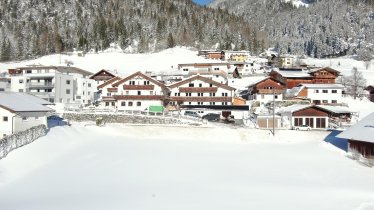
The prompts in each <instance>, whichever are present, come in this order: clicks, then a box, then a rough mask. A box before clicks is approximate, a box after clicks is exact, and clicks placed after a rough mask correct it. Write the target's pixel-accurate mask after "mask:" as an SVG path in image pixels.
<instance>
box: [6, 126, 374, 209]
mask: <svg viewBox="0 0 374 210" xmlns="http://www.w3.org/2000/svg"><path fill="white" fill-rule="evenodd" d="M327 135H328V133H327V132H318V131H316V132H314V131H313V132H302V131H299V132H296V131H278V133H277V137H276V138H272V137H271V136H270V135H269V134H268V131H262V130H248V129H244V128H239V129H232V128H223V127H219V128H176V127H157V126H152V127H150V126H144V127H134V126H123V125H111V126H107V127H94V126H92V127H89V126H87V127H84V126H83V125H82V124H73V126H72V127H56V128H53V129H52V130H51V132H50V133H49V134H48V135H47V136H45V137H43V138H40V139H39V140H37V141H36V142H34V143H32V144H30V145H27V146H25V147H23V148H20V149H18V150H16V151H14V152H12V153H11V154H9V156H8V157H7V158H5V159H3V160H1V161H0V206H1V209H4V210H11V209H17V210H22V209H27V210H30V209H35V210H51V209H53V210H56V209H57V210H59V209H64V210H65V209H79V210H81V209H90V210H95V209H98V210H102V209H137V210H142V209H152V210H155V209H160V210H169V209H170V210H175V209H178V210H184V209H186V210H191V209H205V210H206V209H215V210H217V209H222V210H227V209H235V210H241V209H243V210H244V209H298V210H299V209H313V210H315V209H319V210H321V209H329V210H330V209H340V210H341V209H360V210H362V209H373V208H374V188H373V186H374V171H373V169H371V168H366V167H364V166H361V165H359V164H357V163H356V162H354V161H352V160H350V159H348V158H346V157H344V155H343V154H342V153H341V152H340V151H339V150H336V149H334V148H333V146H331V145H328V144H327V143H325V142H323V141H322V140H323V139H324V138H325V137H326V136H327Z"/></svg>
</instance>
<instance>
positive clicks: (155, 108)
mask: <svg viewBox="0 0 374 210" xmlns="http://www.w3.org/2000/svg"><path fill="white" fill-rule="evenodd" d="M149 112H164V107H163V106H149Z"/></svg>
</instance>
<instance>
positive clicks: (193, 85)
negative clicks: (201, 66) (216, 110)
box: [169, 76, 234, 105]
mask: <svg viewBox="0 0 374 210" xmlns="http://www.w3.org/2000/svg"><path fill="white" fill-rule="evenodd" d="M188 80H190V81H188ZM186 81H188V82H183V81H182V82H181V84H180V85H178V83H176V84H175V85H171V86H170V88H169V90H170V98H171V99H174V101H178V100H181V101H183V103H182V104H183V105H232V97H233V96H234V89H233V88H231V87H229V88H224V87H228V86H227V85H222V84H217V83H214V81H209V80H207V79H205V78H204V79H202V76H195V77H192V78H190V79H187V80H186ZM186 89H189V90H187V91H183V90H186ZM212 89H214V90H212Z"/></svg>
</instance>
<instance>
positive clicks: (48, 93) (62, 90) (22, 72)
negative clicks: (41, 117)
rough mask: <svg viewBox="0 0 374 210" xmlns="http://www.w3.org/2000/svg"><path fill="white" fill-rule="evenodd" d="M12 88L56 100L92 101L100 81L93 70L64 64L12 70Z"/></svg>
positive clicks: (45, 98)
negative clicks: (95, 78)
mask: <svg viewBox="0 0 374 210" xmlns="http://www.w3.org/2000/svg"><path fill="white" fill-rule="evenodd" d="M9 74H10V76H11V77H10V78H11V91H13V92H24V93H30V94H32V95H35V96H37V97H40V98H42V99H44V100H47V101H50V102H53V103H65V104H66V103H77V104H90V103H91V102H93V99H94V93H95V92H96V90H97V84H96V82H95V81H94V80H92V79H89V76H90V75H92V73H91V72H88V71H85V70H82V69H79V68H75V67H62V66H30V67H21V68H17V69H9Z"/></svg>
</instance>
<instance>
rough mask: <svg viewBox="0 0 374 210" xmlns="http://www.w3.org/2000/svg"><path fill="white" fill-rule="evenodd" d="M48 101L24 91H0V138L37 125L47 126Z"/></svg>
mask: <svg viewBox="0 0 374 210" xmlns="http://www.w3.org/2000/svg"><path fill="white" fill-rule="evenodd" d="M49 104H50V102H48V101H45V100H42V99H40V98H37V97H35V96H32V95H28V94H25V93H13V92H0V138H2V137H4V136H7V135H11V134H13V133H16V132H20V131H24V130H27V129H29V128H31V127H34V126H38V125H46V126H47V115H48V113H50V112H53V110H52V109H50V108H48V107H46V106H45V105H49Z"/></svg>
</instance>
